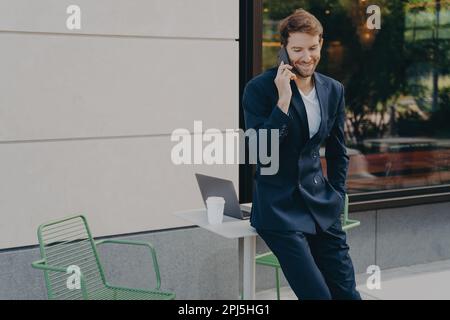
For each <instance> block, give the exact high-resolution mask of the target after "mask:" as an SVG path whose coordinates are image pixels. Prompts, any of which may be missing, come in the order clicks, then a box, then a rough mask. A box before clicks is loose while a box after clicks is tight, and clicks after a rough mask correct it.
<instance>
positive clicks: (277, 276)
mask: <svg viewBox="0 0 450 320" xmlns="http://www.w3.org/2000/svg"><path fill="white" fill-rule="evenodd" d="M275 277H276V285H277V300H280V273H279V271H278V268H275Z"/></svg>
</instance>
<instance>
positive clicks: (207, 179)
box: [195, 173, 250, 219]
mask: <svg viewBox="0 0 450 320" xmlns="http://www.w3.org/2000/svg"><path fill="white" fill-rule="evenodd" d="M195 177H196V178H197V182H198V186H199V188H200V192H201V194H202V198H203V202H204V203H205V206H206V199H208V197H223V198H224V199H225V208H224V211H223V214H224V215H227V216H230V217H233V218H236V219H249V218H250V211H249V210H248V209H245V208H244V207H243V206H241V205H240V204H239V200H238V197H237V194H236V191H235V189H234V185H233V182H232V181H230V180H225V179H220V178H216V177H211V176H206V175H203V174H199V173H196V174H195Z"/></svg>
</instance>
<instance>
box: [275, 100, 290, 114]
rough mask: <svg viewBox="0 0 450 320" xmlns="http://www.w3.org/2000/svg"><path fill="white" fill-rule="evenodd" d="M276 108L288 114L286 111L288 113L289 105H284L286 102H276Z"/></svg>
mask: <svg viewBox="0 0 450 320" xmlns="http://www.w3.org/2000/svg"><path fill="white" fill-rule="evenodd" d="M277 106H278V108H280V109H281V111H283V112H284V113H286V114H287V113H288V111H289V103H286V102H283V101H278V103H277Z"/></svg>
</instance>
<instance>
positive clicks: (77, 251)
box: [32, 215, 175, 300]
mask: <svg viewBox="0 0 450 320" xmlns="http://www.w3.org/2000/svg"><path fill="white" fill-rule="evenodd" d="M38 239H39V246H40V251H41V258H42V259H41V260H38V261H35V262H33V263H32V267H33V268H35V269H39V270H43V271H44V278H45V284H46V286H47V294H48V298H49V299H52V300H53V299H55V300H81V299H86V300H159V299H162V300H169V299H174V298H175V294H174V293H171V292H163V291H161V290H160V287H161V278H160V273H159V267H158V261H157V259H156V252H155V249H154V248H153V246H152V245H151V244H149V243H146V242H137V241H127V240H101V241H94V239H93V238H92V235H91V232H90V230H89V227H88V224H87V221H86V218H85V217H84V216H82V215H78V216H73V217H68V218H65V219H62V220H58V221H53V222H49V223H45V224H42V225H41V226H39V228H38ZM105 243H114V244H122V245H133V246H142V247H145V248H147V249H148V250H149V252H150V254H151V257H152V261H153V270H154V272H155V275H156V288H154V289H152V290H147V289H132V288H125V287H117V286H112V285H110V284H109V283H108V282H107V281H106V278H105V273H104V271H103V267H102V265H101V263H100V259H99V255H98V252H97V246H98V245H101V244H105ZM71 266H76V267H78V268H79V271H80V272H79V274H77V276H78V279H79V284H80V285H79V286H77V287H75V288H73V286H71V285H68V282H69V281H68V279H69V277H71V276H72V275H73V274H72V273H71V271H70V270H71V269H70V268H69V267H71Z"/></svg>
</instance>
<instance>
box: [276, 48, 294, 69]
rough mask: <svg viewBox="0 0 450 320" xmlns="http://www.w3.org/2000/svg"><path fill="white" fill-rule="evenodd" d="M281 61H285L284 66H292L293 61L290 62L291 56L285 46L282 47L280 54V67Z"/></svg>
mask: <svg viewBox="0 0 450 320" xmlns="http://www.w3.org/2000/svg"><path fill="white" fill-rule="evenodd" d="M281 61H283V62H284V64H291V60H289V55H288V53H287V50H286V47H285V46H282V47H281V49H280V51H279V52H278V65H280V64H281Z"/></svg>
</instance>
